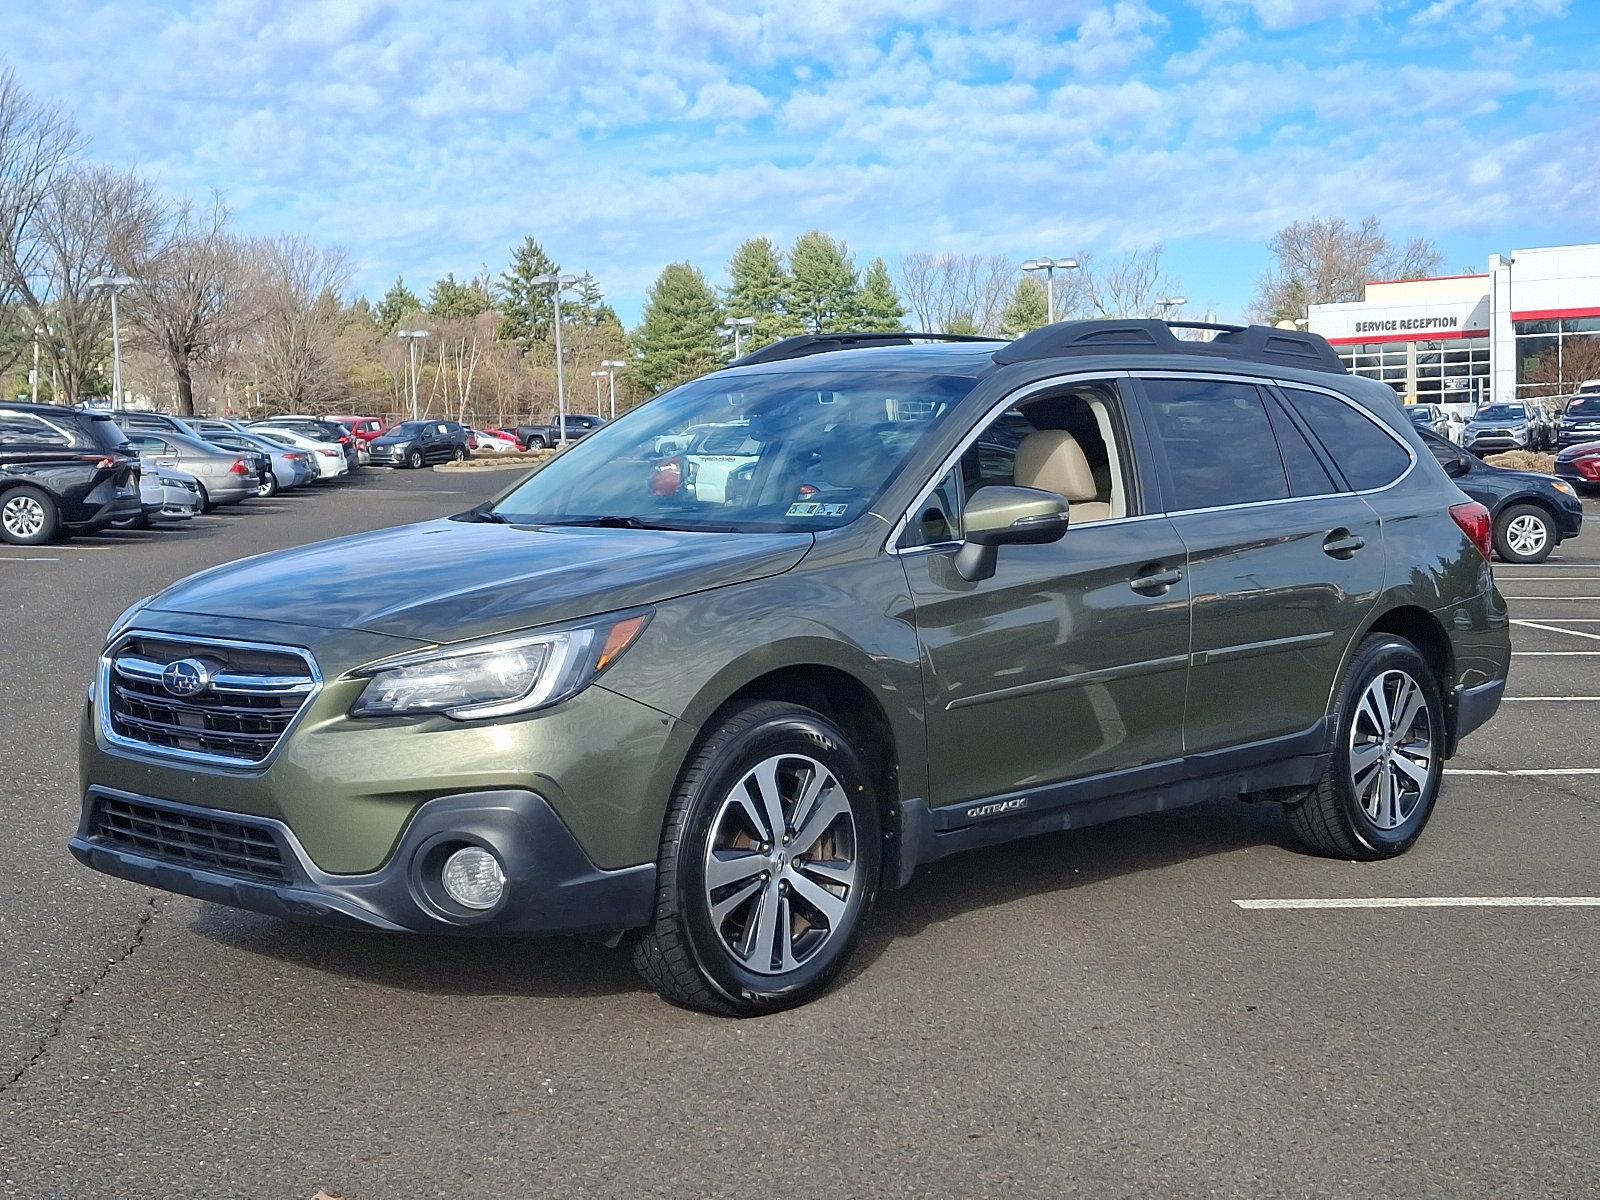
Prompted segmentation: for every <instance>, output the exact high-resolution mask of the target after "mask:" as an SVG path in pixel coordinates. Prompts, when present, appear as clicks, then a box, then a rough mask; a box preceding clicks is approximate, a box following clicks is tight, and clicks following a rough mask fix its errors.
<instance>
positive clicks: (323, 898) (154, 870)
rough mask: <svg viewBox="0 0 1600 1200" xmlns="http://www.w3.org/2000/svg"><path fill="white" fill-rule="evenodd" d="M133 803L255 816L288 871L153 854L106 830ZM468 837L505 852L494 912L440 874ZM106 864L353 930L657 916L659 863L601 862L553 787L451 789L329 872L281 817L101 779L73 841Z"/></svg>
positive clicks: (178, 816) (586, 923) (234, 902)
mask: <svg viewBox="0 0 1600 1200" xmlns="http://www.w3.org/2000/svg"><path fill="white" fill-rule="evenodd" d="M107 799H109V800H115V801H122V802H132V803H136V804H138V805H140V806H143V807H145V808H148V809H154V810H158V811H159V812H160V813H161V814H162V815H163V816H164V817H168V818H170V819H172V820H174V821H182V820H184V819H185V818H192V819H198V820H209V819H213V818H221V819H224V820H226V821H229V822H234V823H241V824H248V825H250V826H252V827H253V828H255V829H257V830H260V831H262V832H263V833H265V834H267V835H270V837H271V838H272V839H273V840H274V841H275V842H276V843H277V845H278V847H279V853H280V856H281V859H282V863H283V873H284V876H285V879H284V881H282V882H277V881H266V880H262V879H259V878H253V877H251V876H249V875H245V874H240V873H234V872H232V871H229V870H227V869H226V868H222V869H216V868H214V867H211V866H199V865H195V863H193V862H187V861H182V860H180V859H177V858H174V857H170V856H163V855H159V854H157V853H152V852H150V851H149V850H147V849H144V848H142V847H141V846H139V845H138V843H137V840H136V839H135V840H132V841H130V840H124V839H119V838H113V837H107V836H101V835H99V834H98V833H97V825H96V817H95V814H96V811H97V808H96V806H97V804H99V803H100V802H101V801H102V800H107ZM464 845H477V846H482V847H485V848H487V849H489V850H491V851H493V852H494V854H495V856H496V857H497V858H498V859H499V860H500V863H501V866H502V868H503V870H504V871H505V875H506V890H505V894H504V896H503V897H502V898H501V901H500V903H499V904H498V905H497V906H496V907H495V908H493V909H490V910H489V911H487V912H475V911H472V910H470V909H465V908H462V907H460V906H459V905H457V904H455V903H454V902H453V901H451V900H450V899H449V897H448V896H446V895H445V893H444V891H443V889H442V887H440V886H439V883H438V871H439V868H440V866H441V865H442V863H443V860H444V858H445V857H446V856H447V855H448V854H449V853H451V852H452V851H453V850H455V849H457V848H459V847H461V846H464ZM68 846H69V848H70V849H71V851H72V854H73V856H74V857H75V858H77V859H78V861H79V862H81V863H83V864H84V865H85V866H87V867H90V868H92V869H94V870H96V871H101V872H103V873H105V874H107V875H114V876H117V877H118V878H121V879H129V880H132V881H133V882H135V883H142V884H145V885H147V886H149V887H156V888H161V889H163V890H166V891H169V892H177V893H180V894H182V895H186V896H193V897H195V898H196V899H200V900H208V901H211V902H212V903H214V904H227V905H231V906H233V907H235V908H245V909H250V910H252V911H254V912H259V913H265V914H267V915H268V916H273V917H280V918H283V919H286V920H296V921H306V922H311V923H313V924H319V925H330V926H334V927H337V928H344V929H375V930H385V931H390V932H402V931H409V932H413V933H444V934H449V933H458V934H474V935H484V934H516V935H526V934H556V933H599V932H608V933H609V932H613V931H616V930H622V929H634V928H638V927H639V926H642V925H645V924H648V923H649V921H650V917H651V912H652V907H653V905H654V902H655V886H656V868H655V866H654V864H652V863H644V864H641V865H639V866H635V867H627V868H624V869H622V870H615V871H605V870H601V869H600V868H598V867H596V866H595V865H594V863H593V862H591V861H590V859H589V857H588V855H586V854H585V853H584V852H583V849H582V848H581V847H580V846H579V845H578V843H577V840H576V839H575V838H574V837H573V836H572V833H571V832H570V831H569V830H568V829H567V827H566V825H565V824H563V823H562V821H561V819H560V818H559V817H557V816H556V814H555V811H554V810H553V809H552V808H551V807H550V805H549V804H548V803H547V802H546V801H545V800H544V798H543V797H542V796H539V795H538V794H536V793H534V792H531V791H525V790H521V789H507V790H501V791H487V792H468V793H462V794H458V795H450V796H439V797H436V798H435V799H433V800H430V801H428V802H427V803H425V804H423V805H421V806H420V807H419V808H418V809H417V811H416V813H415V814H414V815H413V816H412V818H411V820H410V822H409V823H408V824H407V826H406V829H405V832H404V834H403V835H402V837H401V839H400V843H399V845H397V846H396V847H395V851H394V853H393V854H392V855H391V856H390V857H389V860H388V861H387V862H386V863H385V864H384V865H383V866H382V867H380V868H379V869H377V870H375V871H372V872H369V873H367V874H363V875H331V874H328V873H327V872H324V871H321V870H319V869H318V868H317V867H316V865H315V864H314V863H313V862H312V861H311V858H310V856H309V855H308V854H307V853H306V852H305V850H304V848H303V847H302V846H301V845H300V842H299V840H298V839H297V838H296V837H295V835H294V833H293V831H292V830H291V829H290V828H289V827H288V826H287V825H285V824H283V823H282V822H280V821H272V820H268V819H265V818H260V817H241V816H240V815H239V814H236V813H225V812H221V811H218V810H213V809H204V808H198V807H195V806H192V805H185V804H178V803H175V802H172V801H168V800H160V799H156V798H153V797H148V796H141V795H136V794H133V793H128V792H120V791H115V790H112V789H107V788H90V789H89V791H88V793H87V794H86V795H85V797H84V806H83V818H82V823H81V824H80V826H79V829H78V833H77V835H76V836H75V837H73V838H72V839H71V841H70V842H69V843H68Z"/></svg>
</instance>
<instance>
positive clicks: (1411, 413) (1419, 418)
mask: <svg viewBox="0 0 1600 1200" xmlns="http://www.w3.org/2000/svg"><path fill="white" fill-rule="evenodd" d="M1406 416H1407V417H1409V418H1410V419H1411V423H1412V424H1413V425H1415V426H1416V427H1417V428H1418V429H1426V430H1428V431H1429V432H1431V433H1437V434H1438V435H1439V436H1440V437H1442V438H1449V437H1450V419H1449V418H1448V417H1447V416H1445V412H1444V409H1442V408H1440V407H1439V406H1438V405H1437V404H1408V405H1406Z"/></svg>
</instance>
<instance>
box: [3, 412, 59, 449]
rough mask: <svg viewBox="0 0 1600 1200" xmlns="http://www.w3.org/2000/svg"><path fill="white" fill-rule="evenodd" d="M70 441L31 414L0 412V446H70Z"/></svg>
mask: <svg viewBox="0 0 1600 1200" xmlns="http://www.w3.org/2000/svg"><path fill="white" fill-rule="evenodd" d="M71 444H72V439H71V438H69V437H67V436H66V435H65V434H63V433H62V432H61V430H59V429H57V428H55V427H54V426H52V425H50V424H48V423H47V422H45V421H43V420H41V419H40V418H39V417H36V416H34V415H33V414H32V413H19V412H9V413H8V412H0V446H70V445H71Z"/></svg>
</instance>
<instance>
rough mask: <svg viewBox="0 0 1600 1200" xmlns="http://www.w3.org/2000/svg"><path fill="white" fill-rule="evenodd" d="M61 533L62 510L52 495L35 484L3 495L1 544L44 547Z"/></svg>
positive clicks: (0, 493) (0, 505) (0, 522)
mask: <svg viewBox="0 0 1600 1200" xmlns="http://www.w3.org/2000/svg"><path fill="white" fill-rule="evenodd" d="M60 532H61V510H60V509H59V508H57V507H56V502H55V500H54V499H53V498H52V497H51V495H50V493H49V492H46V491H44V490H42V489H40V488H36V487H33V486H31V485H24V486H22V487H14V488H9V489H7V490H6V491H4V492H0V541H5V542H9V543H10V544H11V545H13V546H42V545H44V544H45V543H46V542H48V541H50V540H51V539H52V538H54V537H55V536H56V535H57V534H59V533H60Z"/></svg>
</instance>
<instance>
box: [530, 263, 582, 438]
mask: <svg viewBox="0 0 1600 1200" xmlns="http://www.w3.org/2000/svg"><path fill="white" fill-rule="evenodd" d="M528 282H529V283H530V284H533V285H534V286H535V287H540V286H549V287H550V288H551V289H552V290H551V292H550V298H551V302H552V303H553V305H554V306H555V314H556V445H557V446H562V447H564V446H566V444H567V372H566V365H565V364H564V363H563V362H562V361H561V289H562V288H566V287H571V286H572V285H573V284H575V283H577V282H578V277H577V276H576V275H557V274H555V273H551V274H549V275H535V276H534V277H533V278H532V279H530V280H528Z"/></svg>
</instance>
